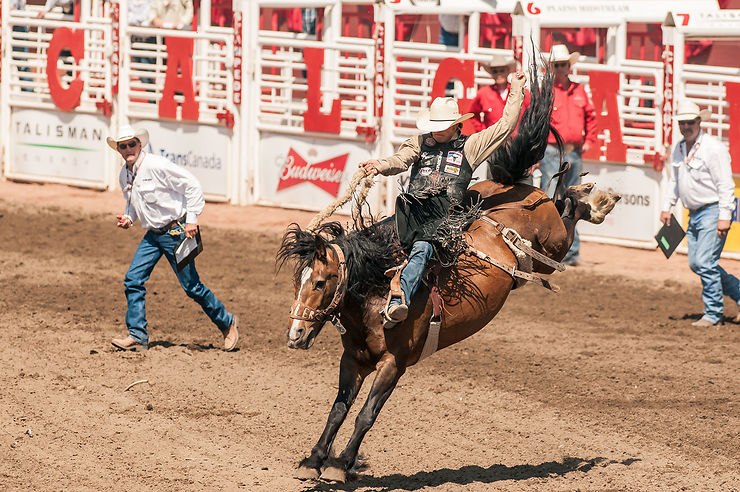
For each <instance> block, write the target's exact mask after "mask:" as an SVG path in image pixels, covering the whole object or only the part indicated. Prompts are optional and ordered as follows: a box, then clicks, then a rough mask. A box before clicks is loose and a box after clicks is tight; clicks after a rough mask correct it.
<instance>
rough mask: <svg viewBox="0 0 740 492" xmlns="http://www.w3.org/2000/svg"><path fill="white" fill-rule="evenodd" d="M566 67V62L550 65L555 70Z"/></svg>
mask: <svg viewBox="0 0 740 492" xmlns="http://www.w3.org/2000/svg"><path fill="white" fill-rule="evenodd" d="M568 65H570V63H568V62H555V63H553V64H552V66H553V67H555V68H561V67H567V66H568Z"/></svg>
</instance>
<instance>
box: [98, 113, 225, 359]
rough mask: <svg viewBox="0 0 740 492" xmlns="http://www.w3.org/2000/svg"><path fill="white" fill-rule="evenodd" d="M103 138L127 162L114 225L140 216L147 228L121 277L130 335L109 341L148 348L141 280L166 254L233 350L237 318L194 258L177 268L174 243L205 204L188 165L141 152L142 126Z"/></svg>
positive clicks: (194, 227)
mask: <svg viewBox="0 0 740 492" xmlns="http://www.w3.org/2000/svg"><path fill="white" fill-rule="evenodd" d="M106 140H107V142H108V145H109V146H110V147H111V148H112V149H114V150H117V151H118V153H119V154H121V157H123V160H124V161H125V165H124V166H123V167H122V168H121V173H120V176H119V182H120V185H121V190H123V197H124V198H125V199H126V210H125V212H124V214H123V215H119V216H118V227H121V228H123V229H128V228H129V227H131V226H132V225H133V224H134V222H136V220H137V219H138V220H139V221H140V222H141V226H142V228H144V229H145V230H146V231H147V232H146V234H145V235H144V238H143V239H142V240H141V243H139V247H138V248H137V249H136V252H135V253H134V258H133V260H132V261H131V266H130V267H129V269H128V272H127V273H126V277H125V279H124V282H123V283H124V286H125V288H126V300H127V302H128V310H127V311H126V326H127V328H128V337H126V338H114V339H113V341H112V343H113V346H115V347H116V348H118V349H120V350H133V351H141V350H147V349H148V348H149V334H148V332H147V321H146V313H145V301H144V298H145V295H146V287H144V283H145V282H146V281H147V280H148V279H149V276H150V275H151V273H152V270H153V269H154V266H155V265H156V264H157V262H158V261H159V259H160V258H161V257H162V255H164V256H165V257H166V258H167V261H169V263H170V266H171V267H172V269H173V270H174V271H175V275H177V279H178V280H179V281H180V285H182V288H183V289H185V292H186V293H187V295H188V296H189V297H191V298H192V299H194V300H195V302H197V303H198V304H200V307H201V308H203V311H204V312H205V313H206V315H208V317H209V318H210V319H211V321H213V323H214V324H215V325H216V326H217V327H218V329H219V330H220V331H221V334H222V335H223V338H224V350H226V351H231V350H234V349H235V348H236V346H237V343H238V342H239V332H238V325H239V319H238V317H237V316H235V315H233V314H231V313H229V312H228V311H227V310H226V308H225V307H224V305H223V303H221V301H219V300H218V299H217V298H216V296H215V295H214V294H213V292H211V290H210V289H209V288H208V287H206V286H205V285H204V284H203V283H202V282H201V281H200V278H199V277H198V272H197V271H196V270H195V261H194V260H193V261H191V262H190V263H189V264H187V265H186V266H185V267H184V268H182V270H180V271H179V272H178V271H177V268H176V262H175V256H174V248H175V246H177V244H178V243H179V242H180V241H182V239H184V238H185V237H194V236H195V235H196V234H197V232H198V215H200V213H201V212H202V211H203V206H204V204H205V200H204V198H203V191H202V189H201V186H200V183H198V180H197V179H196V178H195V176H193V174H192V173H190V172H189V171H188V170H187V169H184V168H182V167H180V166H178V165H176V164H174V163H173V162H171V161H169V160H168V159H166V158H164V157H161V156H157V155H153V154H150V153H147V152H145V151H143V150H142V148H143V147H146V145H147V143H148V142H149V133H148V132H147V131H146V130H142V129H138V130H135V129H134V128H132V127H130V126H125V127H123V128H121V130H120V131H119V132H118V136H116V137H113V138H111V137H108V138H107V139H106Z"/></svg>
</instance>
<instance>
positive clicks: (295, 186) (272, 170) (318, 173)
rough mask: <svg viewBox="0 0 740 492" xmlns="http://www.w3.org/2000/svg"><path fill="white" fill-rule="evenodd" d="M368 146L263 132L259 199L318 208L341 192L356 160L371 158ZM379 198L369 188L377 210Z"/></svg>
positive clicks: (348, 180) (354, 167) (375, 191)
mask: <svg viewBox="0 0 740 492" xmlns="http://www.w3.org/2000/svg"><path fill="white" fill-rule="evenodd" d="M370 148H372V147H371V146H370V144H367V143H365V142H349V141H337V140H329V139H322V138H307V137H300V136H285V135H279V134H267V133H265V134H263V135H262V138H261V139H260V149H259V155H260V166H259V171H258V174H257V188H258V189H257V195H258V201H259V202H260V203H263V204H270V205H280V206H286V205H287V206H292V207H297V208H303V209H306V210H321V209H323V208H324V207H325V206H326V205H329V204H330V203H331V202H333V201H334V200H336V199H337V198H338V197H339V195H341V194H342V193H343V192H344V190H345V189H346V187H347V186H348V185H349V182H350V181H351V180H352V175H354V173H355V172H356V171H357V168H358V165H359V163H360V162H362V161H365V160H367V159H369V158H370V156H371V154H370ZM378 199H379V195H378V191H377V190H375V189H373V190H371V192H370V196H369V197H368V202H369V203H370V204H371V207H372V208H373V210H374V211H378V212H379V211H380V209H379V201H378ZM342 210H343V211H344V212H345V213H347V212H349V211H350V208H349V206H348V205H347V206H345V207H344V208H342Z"/></svg>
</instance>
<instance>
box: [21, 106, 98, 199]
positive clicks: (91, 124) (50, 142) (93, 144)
mask: <svg viewBox="0 0 740 492" xmlns="http://www.w3.org/2000/svg"><path fill="white" fill-rule="evenodd" d="M10 120H11V121H10V125H11V126H10V135H11V138H10V166H9V169H10V172H11V173H13V174H22V175H26V176H30V177H32V176H38V177H40V178H41V177H53V178H59V179H64V180H79V181H84V182H88V183H98V184H100V185H104V184H105V179H106V172H105V165H106V164H105V163H106V162H108V161H106V154H105V153H106V152H109V151H110V149H109V148H108V146H107V145H106V143H105V137H107V136H108V119H107V118H105V117H102V116H96V115H89V114H80V113H65V112H60V111H39V110H36V109H14V110H13V111H12V112H11V117H10Z"/></svg>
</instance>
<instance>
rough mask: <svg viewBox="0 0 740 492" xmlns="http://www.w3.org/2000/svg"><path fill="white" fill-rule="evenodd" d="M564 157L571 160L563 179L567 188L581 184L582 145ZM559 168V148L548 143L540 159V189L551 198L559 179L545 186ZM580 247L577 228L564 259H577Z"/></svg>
mask: <svg viewBox="0 0 740 492" xmlns="http://www.w3.org/2000/svg"><path fill="white" fill-rule="evenodd" d="M563 159H565V161H567V162H570V169H568V172H567V173H565V176H563V179H565V186H566V188H567V187H568V186H574V185H577V184H581V171H582V170H583V159H582V158H581V149H580V147H576V149H575V150H573V151H571V152H566V153H565V154H564V155H563ZM559 169H560V155H559V154H558V149H557V147H555V146H554V145H548V146H547V149H545V157H543V158H542V160H541V161H540V172H541V173H542V178H541V180H540V189H541V190H544V191H545V193H547V195H548V196H549V197H550V198H552V196H553V194H554V193H555V185H556V184H557V179H553V180H552V183H550V186H549V187H548V188H547V189H546V190H545V187H546V186H547V183H549V182H550V179H551V178H552V176H553V175H554V174H555V173H557V172H558V170H559ZM580 249H581V239H580V238H579V237H578V231H577V230H576V231H575V235H574V236H573V244H571V246H570V250H568V253H567V254H566V255H565V258H563V261H564V262H566V263H569V262H573V261H577V260H578V252H579V250H580Z"/></svg>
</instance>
